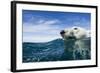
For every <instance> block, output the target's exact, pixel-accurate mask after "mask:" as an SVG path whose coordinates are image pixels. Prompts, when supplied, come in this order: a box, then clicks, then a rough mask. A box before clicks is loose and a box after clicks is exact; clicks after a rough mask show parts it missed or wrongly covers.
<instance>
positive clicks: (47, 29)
mask: <svg viewBox="0 0 100 73" xmlns="http://www.w3.org/2000/svg"><path fill="white" fill-rule="evenodd" d="M59 22H60V21H58V20H48V21H46V20H43V19H41V20H38V21H37V24H36V23H35V24H34V23H24V24H23V41H24V42H46V41H50V40H53V39H56V38H60V34H59V32H60V30H61V28H60V27H57V26H55V25H54V24H57V23H59ZM41 38H42V39H41Z"/></svg>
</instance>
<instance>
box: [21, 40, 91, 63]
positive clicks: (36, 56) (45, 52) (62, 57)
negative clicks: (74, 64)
mask: <svg viewBox="0 0 100 73" xmlns="http://www.w3.org/2000/svg"><path fill="white" fill-rule="evenodd" d="M87 42H88V43H87V44H88V45H90V40H87ZM85 53H86V55H84V54H83V55H80V53H78V52H76V55H77V57H76V58H75V59H74V60H85V59H90V50H88V51H87V50H86V51H85ZM84 56H86V57H85V58H83V57H84ZM70 57H71V55H70V54H69V53H68V52H67V53H66V52H65V51H64V42H63V40H62V39H56V40H53V41H50V42H46V43H29V42H24V43H23V60H22V61H23V63H28V62H46V61H67V60H72V59H70Z"/></svg>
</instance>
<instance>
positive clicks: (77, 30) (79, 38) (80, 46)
mask: <svg viewBox="0 0 100 73" xmlns="http://www.w3.org/2000/svg"><path fill="white" fill-rule="evenodd" d="M64 32H65V33H64V34H62V36H63V39H64V44H65V50H67V51H76V50H77V51H78V52H80V53H81V54H82V51H83V50H88V49H89V47H88V46H89V45H88V46H87V44H86V42H85V41H84V39H85V38H87V37H89V35H88V33H89V32H88V31H87V30H86V29H83V28H81V27H72V28H69V29H65V30H64ZM68 37H74V38H73V39H69V38H68ZM70 41H73V42H72V43H71V42H70ZM68 45H70V47H68ZM73 58H75V54H73Z"/></svg>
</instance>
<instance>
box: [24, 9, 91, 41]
mask: <svg viewBox="0 0 100 73" xmlns="http://www.w3.org/2000/svg"><path fill="white" fill-rule="evenodd" d="M22 25H23V42H48V41H51V40H54V39H57V38H61V35H60V31H61V30H63V29H66V28H70V27H74V26H78V27H82V28H85V29H87V30H90V27H91V26H90V25H91V14H90V13H79V12H78V13H77V12H56V11H36V10H22Z"/></svg>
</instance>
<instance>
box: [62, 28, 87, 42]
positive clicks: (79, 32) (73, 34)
mask: <svg viewBox="0 0 100 73" xmlns="http://www.w3.org/2000/svg"><path fill="white" fill-rule="evenodd" d="M60 34H61V36H62V37H63V39H64V40H67V39H77V40H78V39H84V38H86V36H87V31H86V30H85V29H83V28H81V27H72V28H69V29H65V30H62V31H61V32H60Z"/></svg>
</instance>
